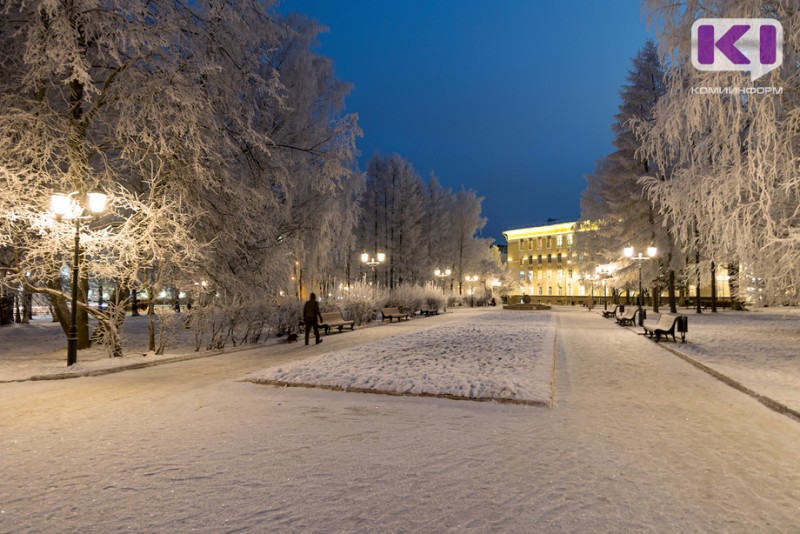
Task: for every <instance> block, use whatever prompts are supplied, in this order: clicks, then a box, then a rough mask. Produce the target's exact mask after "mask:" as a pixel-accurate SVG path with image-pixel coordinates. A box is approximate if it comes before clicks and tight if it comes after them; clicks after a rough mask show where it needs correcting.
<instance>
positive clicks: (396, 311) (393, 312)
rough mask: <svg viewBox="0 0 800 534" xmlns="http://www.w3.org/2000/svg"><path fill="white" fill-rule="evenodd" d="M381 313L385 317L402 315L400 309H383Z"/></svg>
mask: <svg viewBox="0 0 800 534" xmlns="http://www.w3.org/2000/svg"><path fill="white" fill-rule="evenodd" d="M381 313H382V314H384V315H400V309H399V308H383V309H382V310H381Z"/></svg>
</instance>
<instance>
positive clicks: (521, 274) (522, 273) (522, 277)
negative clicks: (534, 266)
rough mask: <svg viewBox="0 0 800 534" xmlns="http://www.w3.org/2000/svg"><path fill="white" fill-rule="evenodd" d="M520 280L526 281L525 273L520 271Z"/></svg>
mask: <svg viewBox="0 0 800 534" xmlns="http://www.w3.org/2000/svg"><path fill="white" fill-rule="evenodd" d="M519 279H520V280H525V271H520V272H519Z"/></svg>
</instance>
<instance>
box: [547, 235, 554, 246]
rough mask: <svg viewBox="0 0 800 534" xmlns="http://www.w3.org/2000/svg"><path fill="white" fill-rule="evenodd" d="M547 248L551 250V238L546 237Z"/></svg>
mask: <svg viewBox="0 0 800 534" xmlns="http://www.w3.org/2000/svg"><path fill="white" fill-rule="evenodd" d="M547 248H553V237H552V236H547Z"/></svg>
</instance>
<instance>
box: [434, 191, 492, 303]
mask: <svg viewBox="0 0 800 534" xmlns="http://www.w3.org/2000/svg"><path fill="white" fill-rule="evenodd" d="M482 202H483V197H479V196H478V195H477V194H475V191H472V190H470V189H463V188H462V189H460V190H459V191H457V192H456V193H455V195H454V196H453V202H452V210H451V211H450V232H449V234H448V236H449V240H448V242H447V246H446V247H445V251H446V252H445V255H446V256H448V257H451V258H453V274H454V277H455V278H456V279H457V280H458V292H459V294H461V292H462V289H463V283H464V277H465V276H466V275H468V274H472V275H475V274H476V272H478V271H479V270H480V269H481V261H482V260H485V259H487V258H488V256H489V246H490V245H491V244H492V240H491V239H486V238H480V237H477V234H478V232H479V231H480V230H481V228H483V227H484V226H485V225H486V218H485V217H482V216H481V204H482ZM471 271H476V272H472V273H471Z"/></svg>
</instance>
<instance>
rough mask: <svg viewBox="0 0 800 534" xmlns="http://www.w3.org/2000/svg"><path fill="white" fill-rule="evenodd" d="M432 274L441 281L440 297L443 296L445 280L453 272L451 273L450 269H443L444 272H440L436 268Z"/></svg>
mask: <svg viewBox="0 0 800 534" xmlns="http://www.w3.org/2000/svg"><path fill="white" fill-rule="evenodd" d="M433 274H434V275H436V278H439V279H440V280H441V281H442V295H444V294H445V290H444V285H445V279H446V278H448V277H449V276H450V275H451V274H453V271H451V270H450V269H445V270H444V271H442V270H441V269H439V268H438V267H437V268H436V270H435V271H433Z"/></svg>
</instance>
